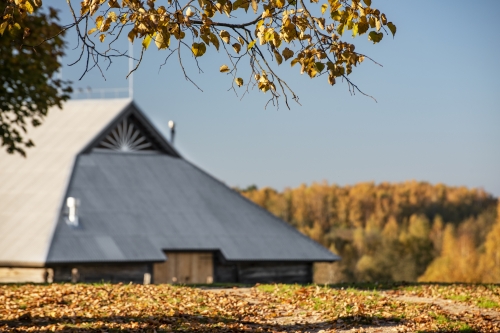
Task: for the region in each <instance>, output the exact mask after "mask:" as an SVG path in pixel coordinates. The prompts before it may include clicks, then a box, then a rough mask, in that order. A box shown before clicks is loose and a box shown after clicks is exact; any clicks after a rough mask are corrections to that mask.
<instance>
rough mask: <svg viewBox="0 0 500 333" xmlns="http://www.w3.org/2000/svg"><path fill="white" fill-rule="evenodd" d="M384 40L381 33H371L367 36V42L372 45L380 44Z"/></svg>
mask: <svg viewBox="0 0 500 333" xmlns="http://www.w3.org/2000/svg"><path fill="white" fill-rule="evenodd" d="M382 38H384V34H383V33H381V32H376V31H371V32H370V33H369V34H368V40H371V41H372V42H373V44H376V43H378V42H380V41H381V40H382Z"/></svg>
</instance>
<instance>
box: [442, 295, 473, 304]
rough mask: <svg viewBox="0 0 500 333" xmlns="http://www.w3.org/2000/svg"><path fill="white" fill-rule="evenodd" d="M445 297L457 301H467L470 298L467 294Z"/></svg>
mask: <svg viewBox="0 0 500 333" xmlns="http://www.w3.org/2000/svg"><path fill="white" fill-rule="evenodd" d="M447 298H448V299H451V300H452V301H457V302H467V301H469V300H470V296H468V295H451V296H449V297H447Z"/></svg>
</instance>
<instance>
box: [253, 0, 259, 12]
mask: <svg viewBox="0 0 500 333" xmlns="http://www.w3.org/2000/svg"><path fill="white" fill-rule="evenodd" d="M252 9H253V12H254V13H255V14H257V9H258V5H257V0H252Z"/></svg>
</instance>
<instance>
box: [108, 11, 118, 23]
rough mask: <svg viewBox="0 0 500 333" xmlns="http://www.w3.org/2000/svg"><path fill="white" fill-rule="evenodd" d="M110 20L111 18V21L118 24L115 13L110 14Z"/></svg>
mask: <svg viewBox="0 0 500 333" xmlns="http://www.w3.org/2000/svg"><path fill="white" fill-rule="evenodd" d="M108 18H110V19H111V21H113V22H116V21H117V19H118V18H117V16H116V13H115V12H109V14H108Z"/></svg>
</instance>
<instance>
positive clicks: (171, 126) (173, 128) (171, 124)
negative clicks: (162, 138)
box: [168, 120, 175, 146]
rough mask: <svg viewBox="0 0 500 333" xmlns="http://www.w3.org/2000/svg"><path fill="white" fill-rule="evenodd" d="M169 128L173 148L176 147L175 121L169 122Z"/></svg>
mask: <svg viewBox="0 0 500 333" xmlns="http://www.w3.org/2000/svg"><path fill="white" fill-rule="evenodd" d="M168 127H169V128H170V143H171V144H172V146H173V145H174V137H175V122H174V121H173V120H169V121H168Z"/></svg>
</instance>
